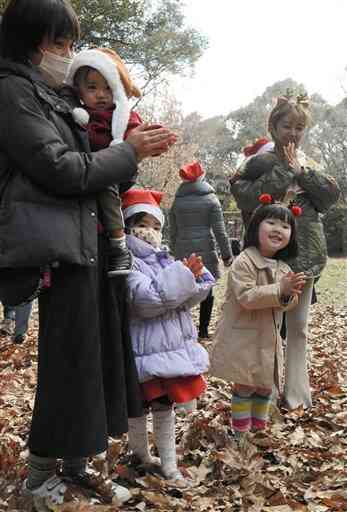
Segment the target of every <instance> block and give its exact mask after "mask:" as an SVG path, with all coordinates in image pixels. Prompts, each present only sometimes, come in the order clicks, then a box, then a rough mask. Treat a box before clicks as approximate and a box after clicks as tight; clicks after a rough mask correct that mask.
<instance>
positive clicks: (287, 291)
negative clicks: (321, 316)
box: [280, 272, 307, 297]
mask: <svg viewBox="0 0 347 512" xmlns="http://www.w3.org/2000/svg"><path fill="white" fill-rule="evenodd" d="M306 279H307V277H306V275H305V273H304V272H298V273H295V272H288V274H286V275H285V276H283V277H282V279H281V281H280V292H281V296H284V297H288V296H291V295H295V294H296V295H300V294H301V292H302V289H303V287H304V286H305V283H306Z"/></svg>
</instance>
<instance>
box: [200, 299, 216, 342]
mask: <svg viewBox="0 0 347 512" xmlns="http://www.w3.org/2000/svg"><path fill="white" fill-rule="evenodd" d="M213 302H214V297H213V295H212V291H210V293H209V294H208V296H207V297H206V299H205V300H204V301H202V302H201V304H200V320H199V338H209V335H208V326H209V325H210V320H211V314H212V309H213Z"/></svg>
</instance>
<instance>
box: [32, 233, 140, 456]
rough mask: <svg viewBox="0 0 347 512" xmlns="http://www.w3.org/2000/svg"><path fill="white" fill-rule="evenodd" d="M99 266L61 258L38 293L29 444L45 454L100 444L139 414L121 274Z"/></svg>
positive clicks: (98, 448)
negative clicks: (34, 388) (46, 286)
mask: <svg viewBox="0 0 347 512" xmlns="http://www.w3.org/2000/svg"><path fill="white" fill-rule="evenodd" d="M99 242H100V248H99V264H98V267H80V266H77V265H76V266H73V265H64V266H61V267H59V268H58V269H55V270H53V272H52V286H51V288H50V289H49V290H48V291H46V292H44V293H43V294H42V295H41V297H40V299H39V315H40V323H39V340H38V351H39V361H38V383H37V391H36V398H35V406H34V411H33V418H32V425H31V432H30V438H29V448H30V451H31V452H32V453H36V454H38V455H41V456H46V457H57V458H63V457H87V456H91V455H94V454H96V453H100V452H102V451H104V450H105V449H106V447H107V438H108V435H114V436H115V435H120V434H122V433H124V432H127V430H128V421H127V418H128V415H129V416H132V417H136V416H141V415H142V414H143V409H142V400H141V394H140V390H139V384H138V379H137V371H136V366H135V361H134V357H133V352H132V348H131V341H130V336H129V329H128V313H127V305H126V278H124V277H117V278H112V279H109V278H108V277H107V274H106V264H107V261H106V256H105V244H106V241H105V239H104V238H103V237H102V235H101V236H100V237H99Z"/></svg>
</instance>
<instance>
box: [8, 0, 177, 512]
mask: <svg viewBox="0 0 347 512" xmlns="http://www.w3.org/2000/svg"><path fill="white" fill-rule="evenodd" d="M78 35H79V25H78V20H77V18H76V15H75V13H74V11H73V10H72V8H71V6H70V5H69V4H68V2H67V1H66V0H12V1H10V3H9V5H8V7H7V9H6V11H5V13H4V16H3V19H2V26H1V39H0V48H1V51H0V53H1V56H0V151H1V165H2V166H1V170H0V185H1V186H0V192H1V203H0V240H1V242H0V270H2V271H4V269H6V268H9V267H11V268H12V269H13V268H16V269H17V268H18V271H20V272H21V275H24V276H25V275H26V274H25V272H26V270H27V268H28V267H30V269H28V273H30V272H31V273H32V269H39V268H45V269H49V275H50V280H51V285H50V287H49V288H48V289H47V290H46V291H45V292H44V293H43V294H42V295H41V296H40V298H39V317H40V326H39V342H38V344H39V346H38V351H39V353H38V383H37V392H36V399H35V406H34V411H33V418H32V425H31V431H30V438H29V448H30V455H29V474H28V479H27V481H26V483H25V490H26V492H28V493H30V494H31V495H32V496H33V497H34V501H35V500H36V502H40V506H41V507H44V504H45V502H46V500H47V499H50V500H51V501H53V502H54V503H62V502H63V499H64V492H65V490H66V486H65V483H64V482H63V481H62V480H61V478H58V477H56V476H55V472H56V461H57V459H63V477H64V478H65V480H69V481H73V482H74V483H77V484H81V485H87V486H88V485H89V484H90V483H91V480H90V479H89V478H88V474H87V473H86V472H85V471H84V469H85V463H86V458H87V457H90V456H92V455H94V454H97V453H100V452H102V451H104V450H105V449H106V447H107V439H108V435H119V434H121V433H123V432H126V431H127V417H128V415H129V416H139V415H142V414H143V412H142V408H141V407H142V406H141V400H140V394H139V392H138V383H137V374H136V369H135V365H134V359H133V354H132V351H131V349H130V346H131V345H130V343H129V333H128V316H127V310H126V304H125V300H124V298H125V282H124V278H117V279H111V280H108V279H107V275H106V270H105V265H106V261H105V260H106V256H105V251H104V246H105V238H104V235H103V233H102V228H101V227H100V225H99V223H98V212H97V204H96V195H97V193H98V192H99V191H100V190H103V189H105V188H106V187H107V186H109V185H111V184H114V183H122V182H126V181H129V180H131V179H132V178H134V176H135V174H136V172H137V163H138V162H139V161H140V160H141V159H142V158H145V157H148V156H150V155H152V154H160V153H162V152H164V151H166V150H167V149H168V147H169V145H170V143H171V142H172V140H173V136H172V134H171V133H170V132H169V130H166V129H164V128H161V129H153V130H151V129H147V130H146V129H145V128H146V127H139V128H137V129H135V130H134V131H133V132H132V133H131V134H130V135H129V137H128V139H127V142H124V143H122V144H118V145H117V146H113V147H110V148H107V149H104V150H102V151H99V152H97V153H91V152H90V150H89V144H88V140H87V138H86V133H85V132H84V131H83V129H82V128H80V127H79V126H78V125H77V124H76V122H75V120H74V117H73V113H72V108H71V106H70V105H68V104H67V103H66V102H65V101H64V100H63V99H62V98H61V97H60V96H59V95H58V94H57V89H58V88H59V86H60V85H61V84H62V82H63V79H64V77H65V74H66V72H67V66H68V65H69V63H70V57H71V53H72V46H73V43H74V41H75V40H76V39H77V38H78ZM113 490H114V492H115V494H117V497H118V498H119V499H120V501H125V500H126V499H128V498H129V497H130V494H129V493H128V491H127V490H126V489H124V488H121V487H119V486H118V488H116V487H113Z"/></svg>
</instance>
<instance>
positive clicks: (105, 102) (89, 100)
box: [78, 70, 114, 111]
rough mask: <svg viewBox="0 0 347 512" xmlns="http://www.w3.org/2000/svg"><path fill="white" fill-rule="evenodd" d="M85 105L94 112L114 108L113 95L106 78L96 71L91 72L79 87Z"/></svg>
mask: <svg viewBox="0 0 347 512" xmlns="http://www.w3.org/2000/svg"><path fill="white" fill-rule="evenodd" d="M78 89H79V94H80V98H81V100H82V101H83V103H84V104H85V105H86V106H87V107H88V108H91V109H93V110H100V111H101V110H108V109H110V108H111V107H112V106H113V104H114V103H113V94H112V91H111V89H110V87H109V85H108V83H107V82H106V80H105V78H104V77H103V76H102V75H101V74H100V73H99V71H96V70H90V71H89V73H88V75H87V77H86V79H85V80H84V81H83V82H82V83H80V85H79V88H78Z"/></svg>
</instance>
